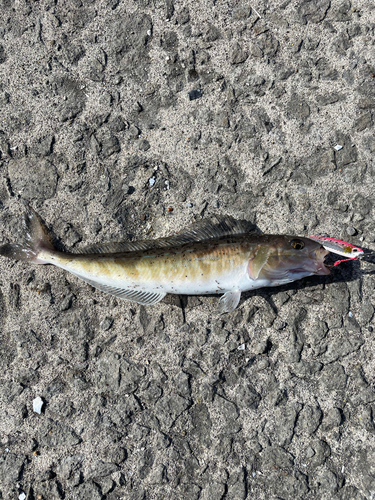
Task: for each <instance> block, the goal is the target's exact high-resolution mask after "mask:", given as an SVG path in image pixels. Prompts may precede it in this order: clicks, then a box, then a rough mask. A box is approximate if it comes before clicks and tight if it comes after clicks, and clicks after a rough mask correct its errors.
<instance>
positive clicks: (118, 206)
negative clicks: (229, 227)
mask: <svg viewBox="0 0 375 500" xmlns="http://www.w3.org/2000/svg"><path fill="white" fill-rule="evenodd" d="M374 30H375V5H374V4H373V3H372V2H370V1H368V2H364V1H360V0H355V1H353V2H352V3H351V2H350V1H349V0H343V1H342V0H331V1H330V0H299V1H297V0H286V1H284V2H282V1H281V0H278V1H275V2H268V1H267V0H264V1H263V0H253V1H252V2H250V3H248V2H246V1H241V0H240V1H234V0H227V1H224V0H223V1H222V0H206V1H201V2H197V1H193V0H186V1H181V0H176V1H173V0H138V1H135V0H121V1H120V0H97V1H96V0H40V1H35V0H0V241H15V240H21V239H22V235H21V234H20V215H21V213H22V205H21V203H20V199H26V200H29V201H30V203H31V204H32V206H33V207H34V208H35V209H36V210H37V211H38V212H39V213H40V214H41V216H42V217H43V219H44V220H45V221H46V222H47V224H48V225H49V227H51V228H53V231H54V234H55V236H56V237H57V238H58V239H59V241H61V242H62V244H64V245H66V248H72V249H73V251H78V250H79V249H80V248H82V247H84V246H85V245H87V244H92V243H96V242H103V241H110V240H113V241H116V240H117V241H118V240H135V239H141V238H155V237H160V236H166V235H168V234H171V233H173V232H174V231H177V230H180V229H181V228H183V227H185V226H187V225H188V224H189V223H191V222H193V221H194V220H200V219H201V218H204V217H209V216H210V215H211V214H226V215H227V214H228V215H232V216H234V217H236V218H245V219H247V220H249V221H252V222H254V223H256V224H257V226H258V228H259V229H260V230H261V231H263V232H265V233H276V234H277V233H280V234H296V235H300V236H304V235H309V234H329V235H330V236H333V237H337V238H343V239H345V240H347V241H350V242H352V243H355V244H358V245H360V246H364V247H365V248H370V249H374V248H375V243H374V239H375V222H374V204H375V195H374V174H375V164H374V160H373V158H372V157H373V154H374V152H375V139H374V129H373V121H374V109H375V78H374V76H375V65H374V50H375V38H374V34H375V33H374ZM335 146H337V148H336V149H335ZM339 146H341V148H340V147H339ZM0 268H1V276H0V330H1V343H0V360H1V366H2V367H3V369H2V374H1V384H0V415H1V417H0V435H1V449H0V498H3V499H6V500H8V499H9V500H10V499H12V500H13V499H20V500H25V499H26V498H27V500H37V499H38V500H41V499H44V500H55V499H60V498H62V499H64V498H65V499H72V500H115V499H129V500H143V499H150V500H154V499H155V500H156V499H157V500H161V499H167V498H168V499H169V500H177V499H184V500H198V499H200V500H223V499H226V500H244V499H246V498H247V499H259V500H262V499H276V498H277V499H285V500H287V499H288V500H290V499H293V500H295V499H302V498H303V499H307V500H309V499H329V500H339V499H340V500H349V499H350V500H363V499H374V498H375V446H374V445H375V424H374V419H375V390H374V378H375V360H374V354H373V353H374V351H375V340H374V331H373V328H374V319H373V317H374V299H373V290H374V276H373V274H372V273H373V272H374V266H373V264H371V263H366V262H361V263H359V262H348V263H343V264H341V265H340V266H339V267H337V268H333V270H332V273H331V275H330V276H328V277H319V278H309V279H304V280H301V281H300V282H296V283H295V284H292V285H288V286H284V287H280V288H275V289H263V290H260V291H259V290H258V291H255V292H252V293H247V294H244V296H243V298H242V300H241V303H240V306H239V308H238V309H237V310H235V311H234V312H233V313H231V314H226V315H222V316H217V314H216V313H215V308H216V304H217V301H218V297H214V296H213V297H174V296H172V297H166V299H164V300H163V301H162V302H161V303H159V304H157V305H155V306H152V307H144V306H139V305H137V304H134V303H130V302H127V301H121V300H120V299H118V300H117V299H116V298H114V297H112V296H110V295H106V294H104V293H101V292H99V291H96V290H94V289H93V288H91V287H90V286H88V285H86V284H85V283H83V282H81V281H79V280H78V279H76V278H74V277H73V276H72V275H69V274H67V273H65V272H64V271H62V270H60V269H57V268H53V267H52V266H38V267H37V266H32V265H27V264H25V263H21V262H11V261H8V260H6V259H3V258H0ZM37 397H40V398H42V401H43V406H42V412H41V414H38V413H36V412H35V411H33V400H34V399H35V398H37Z"/></svg>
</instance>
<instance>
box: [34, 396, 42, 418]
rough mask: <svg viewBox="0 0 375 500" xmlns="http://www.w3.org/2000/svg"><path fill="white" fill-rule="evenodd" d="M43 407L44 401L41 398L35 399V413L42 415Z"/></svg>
mask: <svg viewBox="0 0 375 500" xmlns="http://www.w3.org/2000/svg"><path fill="white" fill-rule="evenodd" d="M42 406H43V400H42V398H40V397H39V396H38V397H37V398H35V399H33V411H34V412H35V413H39V415H40V414H41V413H42Z"/></svg>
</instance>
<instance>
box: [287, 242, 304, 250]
mask: <svg viewBox="0 0 375 500" xmlns="http://www.w3.org/2000/svg"><path fill="white" fill-rule="evenodd" d="M290 244H291V245H292V247H293V248H294V249H295V250H302V248H303V247H304V246H305V244H304V242H303V241H302V240H292V241H291V242H290Z"/></svg>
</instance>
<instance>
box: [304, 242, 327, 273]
mask: <svg viewBox="0 0 375 500" xmlns="http://www.w3.org/2000/svg"><path fill="white" fill-rule="evenodd" d="M328 254H329V251H328V250H326V249H325V248H323V247H322V246H321V247H319V248H318V249H317V250H314V251H313V252H310V254H309V257H310V259H311V263H310V265H312V272H313V273H314V274H317V275H327V274H330V270H329V269H328V268H327V267H326V266H325V265H324V258H325V257H326V255H328Z"/></svg>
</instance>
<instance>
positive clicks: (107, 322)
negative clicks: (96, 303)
mask: <svg viewBox="0 0 375 500" xmlns="http://www.w3.org/2000/svg"><path fill="white" fill-rule="evenodd" d="M112 325H113V318H111V317H110V316H106V317H105V318H104V319H103V321H101V322H100V328H101V329H102V330H104V331H105V332H107V331H108V330H109V329H110V328H111V326H112Z"/></svg>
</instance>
